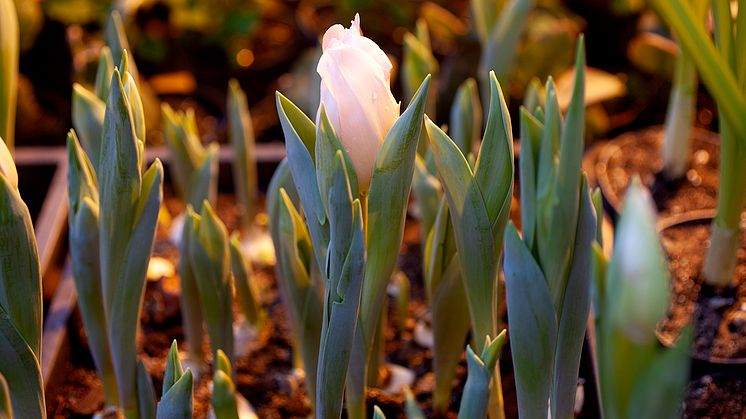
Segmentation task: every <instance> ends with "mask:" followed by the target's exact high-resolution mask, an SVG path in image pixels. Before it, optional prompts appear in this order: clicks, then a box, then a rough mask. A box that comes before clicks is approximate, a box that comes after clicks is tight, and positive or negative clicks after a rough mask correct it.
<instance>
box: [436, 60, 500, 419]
mask: <svg viewBox="0 0 746 419" xmlns="http://www.w3.org/2000/svg"><path fill="white" fill-rule="evenodd" d="M490 86H491V89H490V90H491V94H490V106H489V117H488V119H487V126H486V129H485V131H484V137H483V139H482V144H481V147H480V151H479V156H478V157H477V161H476V164H475V166H474V167H473V168H472V166H471V165H470V164H469V162H468V161H467V159H466V157H465V156H464V154H463V153H462V152H461V150H460V149H459V148H458V146H457V145H456V143H454V142H453V140H451V138H450V137H449V136H448V135H447V134H446V133H445V132H443V131H442V130H441V129H440V128H439V127H438V126H437V125H435V124H434V123H433V122H432V121H430V120H429V119H427V118H426V122H425V127H426V128H427V135H428V138H429V140H430V146H431V150H432V152H433V158H434V161H435V166H436V167H437V170H438V174H439V176H440V179H441V182H442V184H443V188H444V190H445V197H446V201H447V203H448V208H449V209H450V211H449V212H450V219H451V223H452V225H453V236H454V241H455V247H456V253H457V254H458V258H459V264H460V265H461V276H462V279H463V286H464V289H465V291H466V300H467V302H468V307H469V314H470V318H471V329H472V336H473V339H474V343H475V349H476V350H477V351H478V352H480V353H481V352H482V350H483V349H484V348H483V345H484V341H483V340H482V339H481V338H479V336H496V335H497V327H498V322H497V314H496V313H498V312H499V310H497V305H498V301H499V299H498V297H497V286H496V285H497V275H498V271H499V266H498V265H499V261H500V253H501V251H502V240H503V232H504V229H505V225H506V223H507V220H508V215H509V213H510V204H511V200H512V191H513V172H514V169H513V134H512V132H511V124H510V115H509V114H508V109H507V105H506V104H505V99H504V98H503V95H502V91H501V90H500V86H499V84H498V82H497V78H496V77H495V74H494V72H491V73H490ZM436 227H437V226H436ZM445 262H447V263H450V261H445ZM499 377H500V375H499V371H496V374H495V385H494V386H492V388H493V391H494V393H493V394H494V398H493V400H492V403H491V408H490V410H491V414H493V415H501V414H502V410H503V407H502V390H501V389H500V381H499Z"/></svg>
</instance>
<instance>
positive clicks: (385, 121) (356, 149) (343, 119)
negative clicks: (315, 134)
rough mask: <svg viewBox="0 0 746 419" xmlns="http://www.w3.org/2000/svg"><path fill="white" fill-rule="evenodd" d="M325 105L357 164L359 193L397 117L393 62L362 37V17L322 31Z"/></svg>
mask: <svg viewBox="0 0 746 419" xmlns="http://www.w3.org/2000/svg"><path fill="white" fill-rule="evenodd" d="M322 48H323V54H322V55H321V59H320V60H319V65H318V67H317V71H318V72H319V75H320V76H321V103H322V104H323V105H324V106H325V108H326V113H327V115H328V116H329V120H330V121H331V123H332V126H333V127H334V130H335V131H336V132H337V135H338V136H339V138H340V140H341V142H342V145H343V146H344V148H345V151H346V152H347V154H348V155H349V156H350V160H352V164H353V165H354V166H355V172H356V173H357V178H358V182H359V184H360V191H361V192H364V191H367V189H368V186H369V184H370V178H371V176H372V174H373V165H374V163H375V160H376V156H377V155H378V150H379V149H380V148H381V144H383V140H384V139H385V138H386V134H387V133H388V131H389V129H390V128H391V126H392V125H393V124H394V122H395V121H396V119H397V118H398V117H399V103H398V102H397V101H396V99H394V95H393V94H391V68H392V65H391V61H389V58H388V57H387V56H386V54H385V53H384V52H383V50H381V48H380V47H379V46H378V45H376V43H375V42H373V41H372V40H370V39H369V38H366V37H364V36H363V33H362V31H361V30H360V16H359V15H355V20H353V21H352V25H351V26H350V28H349V29H345V28H344V27H343V26H342V25H334V26H332V27H330V28H329V29H328V30H327V31H326V33H325V34H324V40H323V43H322Z"/></svg>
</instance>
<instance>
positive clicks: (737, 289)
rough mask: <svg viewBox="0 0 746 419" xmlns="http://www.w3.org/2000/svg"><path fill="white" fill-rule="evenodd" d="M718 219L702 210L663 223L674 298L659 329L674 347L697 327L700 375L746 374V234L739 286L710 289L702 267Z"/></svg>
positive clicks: (694, 356)
mask: <svg viewBox="0 0 746 419" xmlns="http://www.w3.org/2000/svg"><path fill="white" fill-rule="evenodd" d="M714 216H715V211H714V210H700V211H692V212H689V213H686V214H681V215H677V216H671V217H667V218H663V219H661V220H660V221H659V226H658V227H659V231H660V235H661V239H662V243H663V247H664V249H665V251H666V253H667V254H668V257H669V267H670V269H671V281H672V288H673V295H672V302H671V306H670V308H669V312H668V315H667V318H666V319H665V320H664V321H662V322H661V324H660V325H659V328H658V338H659V340H660V341H661V342H662V343H663V344H664V345H666V346H671V345H673V344H674V342H675V340H676V339H677V338H678V335H679V333H680V332H681V330H682V328H683V327H684V326H685V325H686V324H688V323H693V326H694V334H695V337H694V346H693V348H692V351H691V357H692V359H693V360H694V363H693V367H694V369H695V371H694V373H695V374H701V373H708V372H713V371H715V372H716V371H719V370H724V371H733V370H734V368H739V369H740V370H743V371H744V372H746V254H744V252H743V251H742V250H743V249H745V248H746V233H744V232H743V231H742V238H741V251H739V255H738V264H737V268H736V281H735V282H734V283H733V285H731V286H729V287H726V288H724V289H716V288H714V287H712V286H709V285H707V284H705V283H704V281H703V278H702V275H701V268H702V264H703V261H704V258H705V254H706V252H707V246H708V241H709V230H710V224H711V222H712V219H713V217H714ZM743 219H744V220H746V217H744V218H743ZM743 224H746V221H745V222H744V223H743ZM743 227H744V225H742V229H743ZM723 366H724V368H721V367H723Z"/></svg>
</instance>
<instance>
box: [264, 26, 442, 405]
mask: <svg viewBox="0 0 746 419" xmlns="http://www.w3.org/2000/svg"><path fill="white" fill-rule="evenodd" d="M323 49H324V52H323V54H322V56H321V59H320V61H319V65H318V72H319V74H320V75H321V101H322V104H321V106H320V108H319V113H318V116H317V124H314V123H313V122H312V121H311V120H310V119H309V118H308V117H306V116H305V115H304V114H303V113H302V112H301V111H300V110H299V109H298V108H297V107H296V106H295V105H293V104H292V103H291V102H290V101H289V100H288V99H287V98H285V97H284V96H282V95H281V94H279V93H278V95H277V109H278V114H279V116H280V122H281V124H282V127H283V131H284V133H285V142H286V148H287V155H288V157H287V158H288V164H289V166H290V172H291V174H292V178H293V181H294V184H295V185H296V190H297V192H298V196H299V198H300V203H301V205H302V207H303V210H304V213H305V216H306V217H305V220H306V226H307V228H308V233H309V236H310V238H311V242H312V244H313V246H312V248H313V254H314V258H315V259H316V263H317V265H318V266H319V267H324V269H323V270H322V274H323V276H324V282H325V283H326V287H327V290H326V291H325V292H326V296H327V298H326V299H325V305H326V306H325V308H324V314H325V320H324V321H325V324H324V328H323V331H322V344H321V345H322V346H321V350H320V354H319V362H320V363H319V368H318V371H319V373H321V372H322V371H324V374H325V375H326V374H329V376H327V377H326V378H324V376H322V375H319V376H318V377H317V378H318V379H317V387H316V394H317V400H319V398H318V397H319V395H320V393H321V392H325V393H326V394H323V397H324V398H325V399H326V400H325V401H324V403H323V404H319V403H317V406H316V409H317V416H318V417H338V414H339V413H338V412H339V410H338V409H339V408H341V401H342V391H343V390H344V385H340V384H339V382H338V381H337V382H336V384H335V386H334V387H329V388H324V387H320V386H319V385H318V383H322V382H327V380H330V379H332V378H333V379H334V380H340V378H339V376H340V375H344V374H345V373H346V372H347V361H346V360H345V359H344V358H336V356H340V357H342V356H343V353H344V352H345V351H347V350H351V359H352V361H350V362H349V365H350V367H351V368H350V370H349V374H347V389H346V395H347V410H348V414H349V415H350V417H351V418H364V417H365V399H364V394H365V384H366V382H367V375H366V374H367V360H368V359H369V357H370V356H371V352H372V348H373V341H374V339H375V337H376V336H377V334H378V330H379V321H380V319H381V308H382V307H383V306H384V304H382V303H383V301H384V298H385V293H386V286H387V285H388V282H389V280H390V278H391V274H392V272H393V270H394V268H395V266H396V261H397V257H398V250H399V247H400V245H401V240H402V235H403V229H404V220H405V216H406V207H407V201H408V198H409V190H410V186H411V182H412V175H413V170H414V160H415V155H416V151H417V141H418V139H419V136H420V131H421V128H422V120H423V119H422V118H423V113H424V108H425V98H426V96H427V91H428V85H429V81H430V78H429V77H426V78H425V80H424V81H423V83H422V85H421V86H420V89H419V90H418V91H417V93H416V94H415V96H414V99H413V100H412V101H411V103H410V105H409V107H408V108H407V110H406V111H405V112H404V113H403V114H402V115H401V116H399V105H398V103H397V102H396V100H395V99H394V98H393V95H392V94H391V90H390V86H389V84H390V75H391V68H392V65H391V62H390V61H389V59H388V57H387V56H386V54H384V53H383V51H382V50H381V49H380V48H379V47H378V46H377V45H375V43H373V41H371V40H370V39H368V38H365V37H364V36H362V34H361V32H360V22H359V18H358V17H356V18H355V20H354V21H353V22H352V27H351V28H350V29H345V28H344V27H343V26H342V25H335V26H332V27H331V28H330V29H329V30H328V31H327V33H326V34H325V36H324V40H323ZM361 62H364V63H366V65H364V66H361V65H360V63H361ZM350 81H354V83H351V82H350ZM345 185H347V188H348V190H347V192H345ZM347 198H349V200H348V199H347ZM350 201H351V202H352V204H351V205H350V206H348V204H349V202H350ZM358 202H359V204H358ZM358 205H359V210H358ZM345 208H346V209H345ZM350 208H352V209H351V210H350V211H349V212H348V211H347V209H350ZM356 213H357V215H354V214H356ZM360 229H362V230H360ZM351 232H354V233H351ZM366 232H367V234H366ZM360 234H362V238H363V239H362V240H363V242H362V243H360V242H358V240H359V237H360V236H359V235H360ZM350 252H355V253H353V254H356V255H358V256H360V255H365V256H366V257H365V265H364V273H362V272H361V273H360V274H361V275H357V276H359V277H358V278H356V277H355V276H356V274H353V273H354V272H356V270H357V269H359V268H360V267H361V266H359V265H357V263H359V262H360V261H358V260H353V259H352V258H350V259H349V262H350V263H347V261H345V259H344V258H342V256H343V255H347V254H349V253H350ZM353 262H354V263H353ZM340 275H342V276H340ZM357 284H362V297H361V298H360V303H359V304H360V309H359V316H360V322H359V324H357V325H356V324H355V322H354V321H350V320H351V319H346V318H342V317H341V315H337V314H335V313H336V312H341V311H345V312H347V313H358V309H357V308H356V307H355V308H354V309H353V308H352V307H349V308H348V307H346V306H347V305H351V306H352V305H356V304H357V303H356V297H355V293H356V288H357V286H358V285H357ZM330 286H333V287H334V288H333V289H329V287H330ZM332 303H333V304H334V306H336V305H340V307H334V306H332V305H331V304H332ZM348 310H349V311H348ZM334 342H339V344H338V345H337V346H334V347H333V346H331V345H332V344H333V343H334ZM342 344H344V345H352V347H351V348H345V347H342V346H341V345H342ZM329 351H333V352H336V353H338V355H334V353H330V352H329ZM335 359H336V361H335ZM322 364H323V365H322ZM322 367H323V368H322ZM331 371H334V373H332V372H331ZM342 384H343V383H342ZM332 389H333V392H332V391H330V390H332ZM337 406H339V407H337ZM326 409H334V410H326ZM335 415H336V416H335Z"/></svg>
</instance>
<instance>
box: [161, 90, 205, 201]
mask: <svg viewBox="0 0 746 419" xmlns="http://www.w3.org/2000/svg"><path fill="white" fill-rule="evenodd" d="M161 116H162V119H163V138H164V139H165V140H166V145H167V146H168V149H169V151H170V153H171V163H170V165H169V167H170V169H171V175H172V177H173V179H174V186H175V187H176V191H177V193H178V194H179V197H180V198H181V199H182V201H184V202H185V203H187V204H189V205H191V206H192V208H194V210H195V211H197V212H199V211H200V210H201V208H202V202H203V201H205V200H207V201H208V202H210V203H211V204H212V205H215V202H216V199H217V194H218V186H217V182H218V150H219V147H218V145H217V144H216V143H213V144H210V145H209V146H208V147H207V149H205V148H204V147H203V146H202V142H201V141H200V139H199V133H198V132H197V121H196V119H195V117H194V110H192V109H189V110H187V111H186V112H181V111H174V110H173V109H171V107H170V106H169V105H168V104H165V103H164V104H163V105H162V106H161Z"/></svg>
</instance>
